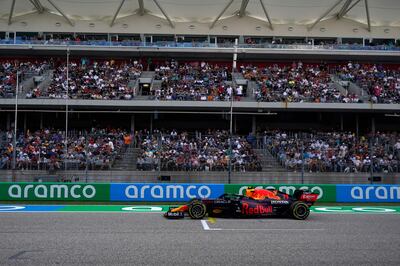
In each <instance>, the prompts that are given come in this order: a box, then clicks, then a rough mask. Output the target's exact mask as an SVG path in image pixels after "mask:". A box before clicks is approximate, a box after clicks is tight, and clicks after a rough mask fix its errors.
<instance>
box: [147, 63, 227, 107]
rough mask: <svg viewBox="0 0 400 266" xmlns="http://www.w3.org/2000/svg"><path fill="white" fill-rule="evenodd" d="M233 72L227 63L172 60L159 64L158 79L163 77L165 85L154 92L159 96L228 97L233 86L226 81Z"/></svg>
mask: <svg viewBox="0 0 400 266" xmlns="http://www.w3.org/2000/svg"><path fill="white" fill-rule="evenodd" d="M230 75H231V74H230V73H229V70H228V68H227V67H226V66H222V65H218V64H211V63H207V62H191V63H181V64H179V63H178V62H177V61H175V60H171V61H168V62H165V63H163V64H159V65H158V66H157V67H156V69H155V80H160V81H161V87H160V88H155V89H153V90H152V91H151V95H152V96H153V98H155V99H157V100H185V101H227V100H229V99H230V96H231V95H232V87H231V86H229V85H227V84H226V81H227V80H228V79H229V78H230Z"/></svg>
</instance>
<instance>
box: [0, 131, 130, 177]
mask: <svg viewBox="0 0 400 266" xmlns="http://www.w3.org/2000/svg"><path fill="white" fill-rule="evenodd" d="M3 133H4V134H2V137H3V140H0V141H3V143H5V145H1V148H0V152H1V159H0V169H11V168H12V160H13V149H14V147H13V132H12V131H7V132H3ZM126 135H127V133H126V132H125V131H123V130H121V129H98V128H92V129H91V131H90V132H82V131H79V132H78V131H74V132H70V133H69V136H68V153H67V155H65V143H64V140H65V131H61V130H55V129H47V128H46V129H41V130H37V131H34V132H31V131H29V130H28V131H27V132H25V133H24V134H19V135H18V138H17V145H16V147H17V148H16V168H17V169H29V170H30V169H38V170H57V169H65V168H64V167H65V165H64V163H65V162H67V169H75V170H78V169H79V170H82V169H86V167H87V168H88V169H89V170H108V169H110V168H111V167H112V165H113V164H114V161H115V160H116V159H118V158H119V156H120V152H121V149H122V148H123V146H124V137H125V136H126Z"/></svg>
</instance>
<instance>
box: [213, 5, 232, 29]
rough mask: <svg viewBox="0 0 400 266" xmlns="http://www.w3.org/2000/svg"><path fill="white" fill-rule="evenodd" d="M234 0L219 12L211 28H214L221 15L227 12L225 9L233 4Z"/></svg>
mask: <svg viewBox="0 0 400 266" xmlns="http://www.w3.org/2000/svg"><path fill="white" fill-rule="evenodd" d="M232 3H233V0H230V1H229V3H228V4H227V5H226V6H225V7H224V9H223V10H222V11H221V12H220V13H219V15H218V16H217V17H216V18H215V19H214V21H213V23H212V24H211V26H210V30H211V29H212V28H214V26H215V23H217V21H218V20H219V19H220V17H221V16H222V15H223V14H224V13H225V11H226V10H227V9H228V8H229V7H230V6H231V5H232Z"/></svg>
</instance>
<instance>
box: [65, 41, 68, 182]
mask: <svg viewBox="0 0 400 266" xmlns="http://www.w3.org/2000/svg"><path fill="white" fill-rule="evenodd" d="M68 90H69V47H68V46H67V87H66V97H65V157H64V170H65V171H67V157H68V104H69V103H68V98H69V95H68ZM65 174H67V172H65Z"/></svg>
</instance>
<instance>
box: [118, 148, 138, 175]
mask: <svg viewBox="0 0 400 266" xmlns="http://www.w3.org/2000/svg"><path fill="white" fill-rule="evenodd" d="M138 153H139V149H137V148H135V147H134V146H133V145H130V146H128V147H127V149H126V150H125V152H124V153H122V154H121V157H122V159H120V160H117V161H116V162H115V165H114V166H113V170H136V161H137V157H138Z"/></svg>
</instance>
